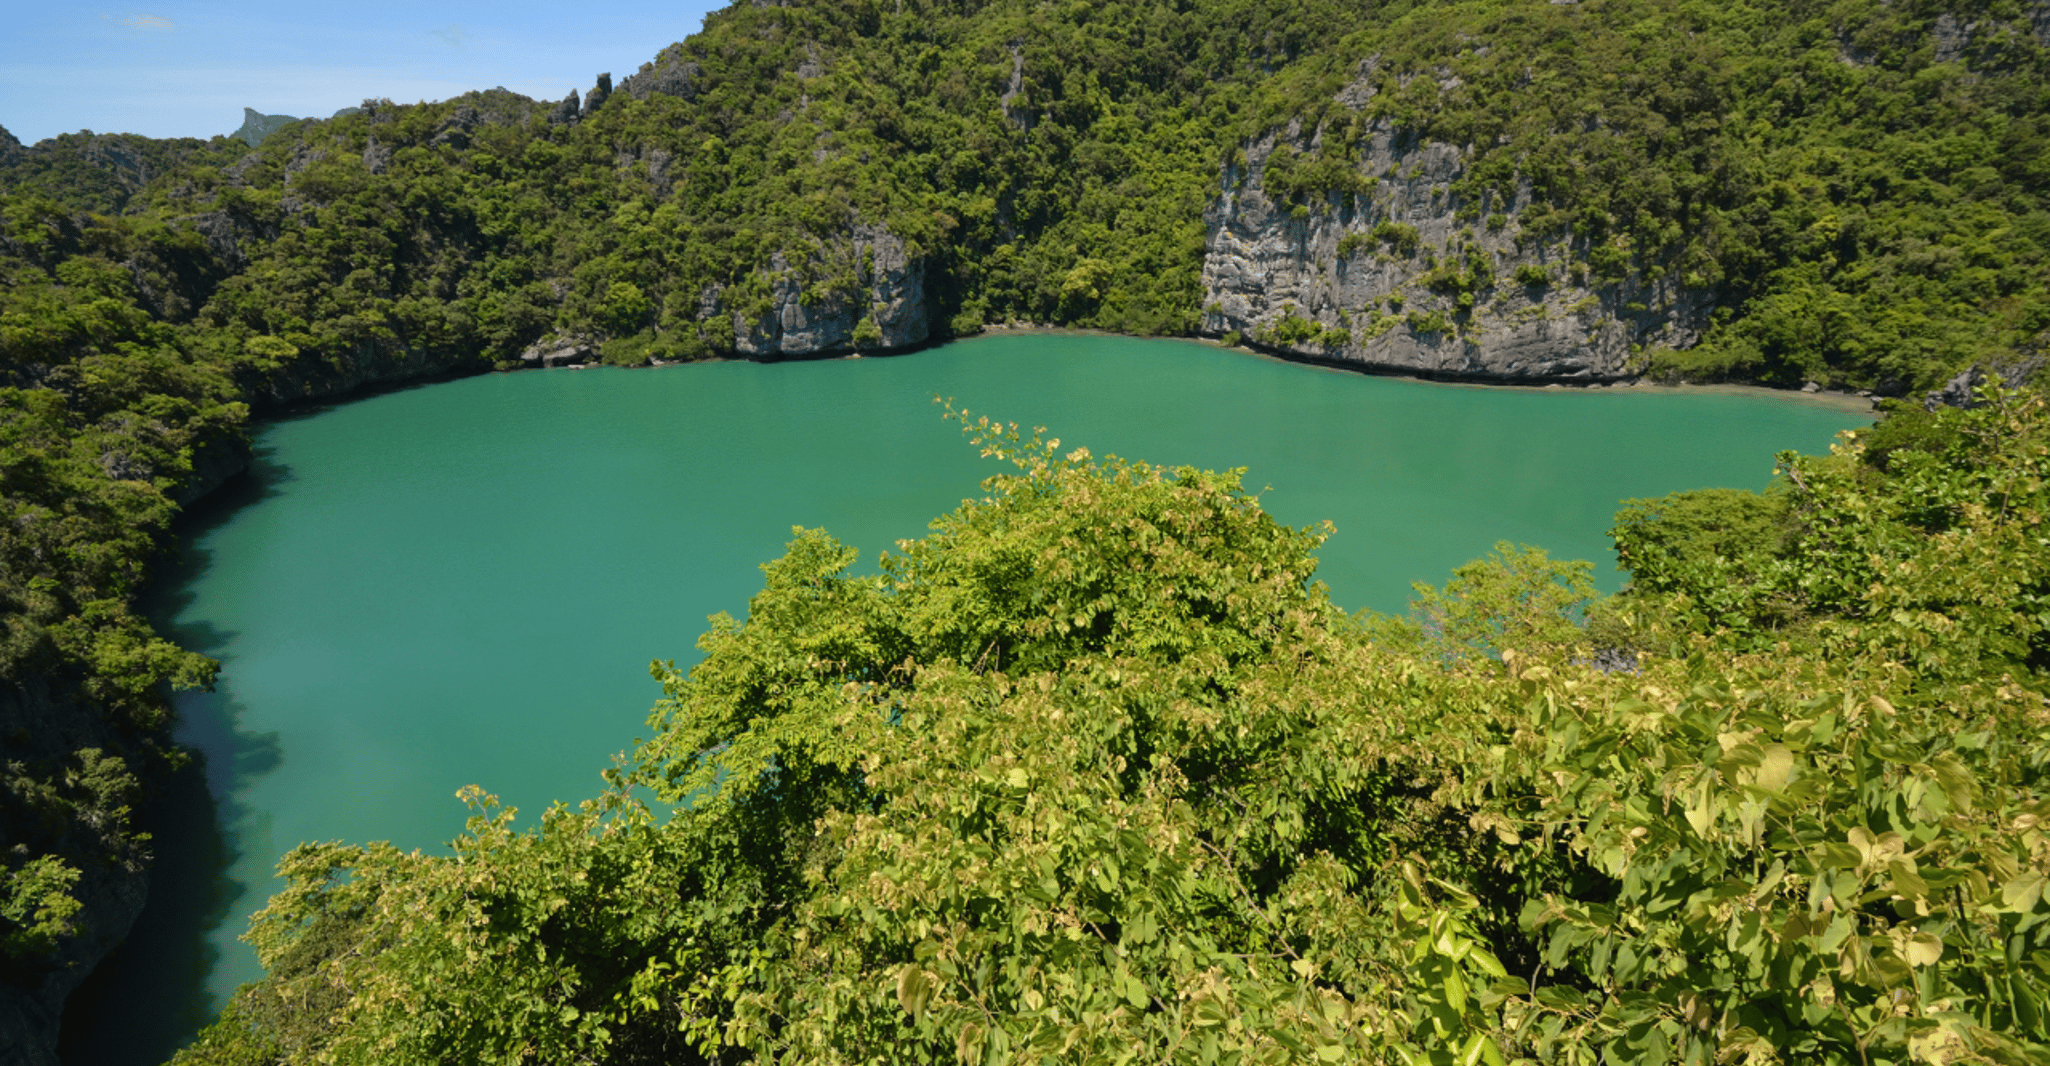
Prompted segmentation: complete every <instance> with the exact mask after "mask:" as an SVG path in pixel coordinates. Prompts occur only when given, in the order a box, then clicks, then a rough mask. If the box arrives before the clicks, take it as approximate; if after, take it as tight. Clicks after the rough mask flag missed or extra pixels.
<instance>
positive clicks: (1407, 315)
mask: <svg viewBox="0 0 2050 1066" xmlns="http://www.w3.org/2000/svg"><path fill="white" fill-rule="evenodd" d="M1340 102H1342V103H1350V101H1346V100H1345V99H1344V98H1343V96H1341V101H1340ZM1300 139H1301V138H1300V134H1296V135H1295V136H1293V137H1291V136H1290V135H1287V134H1283V135H1278V136H1272V137H1269V138H1267V139H1265V140H1263V141H1261V142H1259V143H1257V144H1254V145H1252V146H1250V147H1249V148H1248V150H1247V151H1246V152H1245V153H1244V155H1243V159H1242V160H1235V161H1234V162H1233V163H1232V164H1229V165H1227V166H1226V167H1225V168H1224V169H1223V172H1222V174H1221V180H1220V187H1219V190H1218V195H1217V198H1216V199H1215V200H1213V201H1212V203H1211V205H1210V208H1209V210H1208V212H1207V214H1206V222H1207V224H1208V228H1209V237H1208V244H1207V246H1206V252H1205V257H1204V263H1203V290H1204V294H1203V303H1204V314H1203V327H1202V328H1203V330H1204V331H1205V332H1207V333H1210V334H1213V335H1214V334H1223V333H1226V332H1233V331H1235V332H1237V333H1239V334H1242V335H1244V336H1245V337H1246V338H1247V339H1248V340H1250V341H1251V342H1253V343H1254V344H1255V345H1257V346H1260V347H1264V348H1268V349H1271V350H1274V351H1278V352H1282V353H1285V354H1289V355H1293V356H1297V357H1300V358H1306V359H1313V360H1318V361H1324V362H1331V363H1337V364H1342V365H1348V366H1355V367H1358V368H1360V369H1366V370H1376V371H1385V372H1392V373H1404V374H1415V375H1418V376H1421V377H1432V378H1446V379H1461V380H1476V381H1501V382H1544V381H1568V382H1598V381H1607V380H1612V379H1616V378H1623V377H1628V376H1630V375H1631V374H1632V373H1633V372H1634V369H1635V365H1634V363H1633V361H1632V353H1633V352H1636V351H1638V350H1641V349H1642V348H1644V347H1648V346H1654V345H1668V346H1673V347H1685V346H1687V345H1690V344H1692V343H1694V341H1695V340H1696V339H1697V338H1698V336H1699V334H1700V331H1701V329H1702V328H1703V326H1704V325H1705V323H1706V319H1707V312H1708V311H1709V309H1710V306H1709V302H1708V299H1707V296H1706V294H1704V293H1696V292H1689V291H1687V290H1684V289H1682V288H1681V287H1680V286H1678V285H1677V284H1675V282H1674V280H1673V279H1671V278H1669V277H1660V276H1658V274H1659V272H1658V271H1657V270H1655V269H1647V267H1646V264H1642V263H1634V262H1633V263H1630V264H1629V265H1628V266H1627V267H1625V268H1623V269H1622V270H1621V271H1620V274H1617V273H1612V274H1611V276H1610V277H1608V278H1599V277H1595V276H1593V275H1592V274H1591V273H1590V271H1589V269H1588V267H1587V265H1586V261H1587V253H1588V251H1589V250H1588V249H1586V248H1584V247H1581V246H1579V244H1578V243H1576V242H1574V241H1572V240H1570V239H1566V238H1560V237H1554V236H1549V235H1548V236H1538V235H1533V234H1528V233H1525V232H1523V230H1522V228H1521V227H1520V226H1519V224H1518V218H1519V215H1520V213H1521V212H1522V211H1523V209H1524V208H1526V207H1528V206H1529V203H1528V201H1529V192H1528V190H1527V189H1525V188H1519V189H1518V191H1517V193H1516V195H1515V197H1514V202H1511V203H1468V202H1464V201H1462V199H1461V197H1460V196H1459V195H1458V194H1457V193H1456V192H1455V190H1454V183H1455V182H1456V181H1457V180H1458V179H1459V178H1460V176H1461V175H1462V174H1463V172H1464V170H1465V167H1466V161H1467V153H1466V152H1465V151H1463V150H1462V149H1461V148H1459V147H1457V146H1454V145H1450V144H1442V143H1435V142H1430V141H1424V140H1420V139H1418V138H1416V137H1414V136H1410V135H1406V134H1405V133H1404V132H1403V131H1401V130H1398V129H1395V128H1393V127H1392V126H1390V125H1388V124H1387V123H1386V122H1385V121H1384V122H1381V123H1378V124H1377V125H1375V126H1374V127H1372V128H1371V136H1370V137H1368V138H1367V139H1365V141H1364V142H1363V150H1362V153H1361V155H1360V158H1359V160H1358V174H1359V176H1360V182H1359V185H1360V187H1361V190H1362V191H1358V192H1346V193H1344V194H1328V193H1327V194H1320V195H1313V196H1311V197H1309V198H1308V199H1307V201H1306V202H1300V203H1296V204H1288V203H1284V202H1278V197H1274V196H1270V195H1269V194H1268V192H1267V190H1266V188H1265V187H1264V185H1263V177H1264V175H1265V171H1266V169H1267V165H1268V163H1269V161H1270V160H1272V159H1273V158H1274V157H1275V153H1276V152H1277V151H1281V152H1292V151H1296V150H1298V149H1306V150H1307V149H1314V148H1315V147H1317V138H1316V137H1315V136H1314V135H1313V136H1312V137H1310V138H1308V139H1307V143H1300V144H1299V143H1298V141H1299V140H1300Z"/></svg>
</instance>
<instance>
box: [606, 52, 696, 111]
mask: <svg viewBox="0 0 2050 1066" xmlns="http://www.w3.org/2000/svg"><path fill="white" fill-rule="evenodd" d="M702 71H703V68H701V67H699V66H698V65H697V64H696V63H693V62H691V61H690V60H689V59H686V58H684V54H683V45H681V44H672V45H670V46H669V47H667V48H664V49H663V50H662V53H661V54H660V55H658V56H656V57H655V61H654V62H652V63H643V64H641V69H640V70H639V71H638V72H637V73H634V74H630V75H628V76H627V77H626V79H625V80H623V81H621V82H620V83H619V91H620V92H622V93H625V94H626V95H628V96H631V97H633V98H634V99H636V100H646V99H647V98H648V97H650V96H653V95H655V94H656V93H661V94H663V95H665V96H680V97H682V98H684V99H685V100H689V99H692V98H694V97H696V96H697V94H698V75H699V74H700V73H702Z"/></svg>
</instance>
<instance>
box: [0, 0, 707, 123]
mask: <svg viewBox="0 0 2050 1066" xmlns="http://www.w3.org/2000/svg"><path fill="white" fill-rule="evenodd" d="M725 6H726V4H725V3H723V2H713V0H682V2H674V3H637V2H624V3H622V2H618V0H613V2H610V3H603V4H589V5H586V4H580V3H575V2H573V0H551V2H548V3H530V2H526V0H511V2H508V0H493V2H491V3H483V2H472V3H462V2H451V0H419V2H416V3H393V2H390V0H362V2H357V3H349V4H339V3H328V4H322V5H319V6H317V7H316V6H314V5H304V4H292V3H284V4H280V3H274V2H273V3H254V2H250V0H230V2H215V3H176V2H172V3H165V2H163V0H143V4H142V6H137V7H123V6H97V5H96V4H95V3H94V0H87V3H85V4H81V5H80V6H78V7H72V6H70V5H69V4H31V3H27V2H24V0H7V2H6V4H5V6H4V7H0V24H4V25H5V26H6V27H7V29H6V36H7V38H8V41H9V43H8V47H7V52H8V58H7V62H6V63H5V64H4V65H0V126H5V127H7V129H8V131H9V132H11V133H13V134H14V135H15V136H16V137H18V138H20V139H21V140H22V141H23V142H24V143H29V144H33V143H35V142H36V141H39V140H41V139H43V138H45V137H52V136H55V135H57V134H59V133H68V132H73V131H76V130H81V129H90V130H95V131H98V132H101V133H143V134H148V135H149V136H152V137H207V136H212V135H213V134H216V133H228V132H230V131H232V130H234V129H235V128H236V127H237V126H240V125H241V124H242V109H243V108H244V107H253V108H255V109H257V110H258V111H261V112H263V113H265V114H272V115H276V114H286V115H296V116H299V117H302V118H303V117H307V116H321V117H324V116H326V115H330V114H333V113H334V111H335V110H336V109H337V108H342V107H348V106H350V105H353V104H358V103H361V102H362V101H363V99H364V98H365V97H377V96H385V97H390V98H391V99H393V100H397V101H399V102H401V103H412V102H414V101H417V100H442V99H446V98H448V97H450V96H454V95H456V94H457V93H461V92H466V91H468V90H470V89H489V88H491V87H492V86H495V85H503V86H505V87H506V88H508V89H511V90H513V91H514V92H521V93H526V94H527V95H529V96H534V97H538V98H541V99H547V100H560V99H562V97H563V95H564V94H565V93H567V92H569V91H570V90H571V89H573V88H574V89H577V90H579V91H581V90H584V89H588V88H590V87H591V84H592V82H593V81H595V80H596V78H597V75H598V73H599V72H600V71H609V72H611V73H612V75H613V77H614V79H615V80H617V79H619V78H623V77H625V76H626V75H628V74H631V73H633V72H634V71H635V70H636V69H637V68H639V67H640V65H641V64H642V63H645V62H647V61H648V60H650V59H653V58H654V57H655V53H656V52H659V51H661V50H662V48H663V47H664V46H666V45H668V44H669V43H671V42H673V41H680V40H682V39H683V38H685V37H687V36H689V35H690V34H693V33H696V32H697V31H698V27H699V26H700V25H701V24H702V22H703V20H704V15H705V13H706V12H707V11H713V10H718V9H720V8H723V7H725Z"/></svg>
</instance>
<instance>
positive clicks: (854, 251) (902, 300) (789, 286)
mask: <svg viewBox="0 0 2050 1066" xmlns="http://www.w3.org/2000/svg"><path fill="white" fill-rule="evenodd" d="M807 266H808V267H809V268H810V269H808V270H805V271H800V270H796V269H793V268H792V267H791V264H790V263H789V261H788V260H787V259H786V258H785V257H784V256H783V255H782V254H781V253H778V254H777V255H776V257H775V258H774V259H773V260H772V261H771V263H770V265H769V274H770V288H771V296H770V306H769V310H768V311H767V312H766V313H765V314H763V315H761V316H760V317H759V318H756V319H753V320H752V321H750V320H749V318H748V316H747V315H746V314H745V313H743V312H740V311H734V312H733V341H734V348H735V349H736V350H737V351H739V352H740V353H741V354H743V355H746V356H749V357H750V358H755V359H775V358H779V357H783V356H804V355H815V354H820V353H827V352H836V351H844V350H847V349H850V348H857V347H861V348H905V347H909V346H911V345H914V344H920V343H922V342H924V341H925V339H926V338H927V337H928V336H929V335H930V334H931V324H930V322H929V321H928V315H927V310H926V299H925V265H924V264H923V263H922V262H919V261H917V260H914V259H912V258H911V255H910V253H909V250H908V249H906V248H905V246H904V242H903V241H902V240H900V239H898V238H897V237H896V236H895V235H893V234H891V233H890V232H889V231H887V230H885V229H883V228H881V227H879V226H865V225H864V226H856V227H854V229H853V231H852V232H851V234H850V235H849V237H848V239H847V240H846V241H845V242H843V243H841V244H839V245H838V246H836V247H833V248H829V249H827V250H826V253H825V254H824V255H823V256H822V257H821V258H820V260H819V261H817V262H814V263H810V264H807ZM834 278H838V279H840V281H841V282H842V284H834V283H833V281H832V280H830V279H834ZM723 297H724V294H723V293H722V294H720V296H719V297H718V299H721V300H723ZM864 321H868V322H873V323H874V326H875V329H874V331H873V332H868V331H863V332H867V333H868V335H867V336H857V330H861V329H862V325H863V323H864Z"/></svg>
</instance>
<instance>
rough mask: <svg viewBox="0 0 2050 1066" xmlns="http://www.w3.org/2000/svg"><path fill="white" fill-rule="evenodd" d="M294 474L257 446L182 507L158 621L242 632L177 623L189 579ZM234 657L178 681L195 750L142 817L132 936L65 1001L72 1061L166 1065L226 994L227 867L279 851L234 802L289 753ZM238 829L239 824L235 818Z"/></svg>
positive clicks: (175, 701)
mask: <svg viewBox="0 0 2050 1066" xmlns="http://www.w3.org/2000/svg"><path fill="white" fill-rule="evenodd" d="M290 479H291V475H290V473H289V472H288V471H287V470H285V469H284V468H283V467H282V466H279V465H277V464H276V463H274V462H272V461H271V459H270V457H269V456H268V455H259V456H258V457H257V459H256V461H255V462H254V463H252V464H251V466H250V469H249V471H248V472H247V473H245V474H242V475H240V476H237V477H235V478H234V479H232V480H230V481H229V482H228V483H227V484H224V485H222V486H221V488H220V489H219V490H217V491H216V492H215V493H214V494H213V495H211V496H209V497H207V498H206V499H204V500H201V501H200V502H199V503H197V504H195V505H193V507H192V508H191V509H190V510H188V511H187V512H185V514H183V515H181V516H180V518H179V521H178V525H177V528H176V529H175V530H174V533H175V536H176V540H177V542H178V543H180V544H182V545H184V546H185V547H184V549H183V551H182V552H181V554H180V555H179V557H178V558H176V559H173V560H170V561H169V563H168V564H167V565H160V566H159V567H158V571H159V572H158V573H157V574H156V575H155V576H154V581H153V583H152V587H151V589H150V590H149V592H148V593H146V594H145V597H144V607H145V609H146V611H147V612H148V614H149V616H150V619H151V620H152V622H153V623H154V624H155V625H156V627H157V631H158V632H159V633H162V634H163V635H165V636H166V637H168V638H170V639H172V640H174V641H176V642H177V643H178V645H179V646H180V647H182V648H187V649H190V650H192V651H197V652H201V653H204V654H207V655H212V656H214V657H216V658H221V657H222V653H223V652H224V650H225V649H227V648H229V647H230V646H232V644H233V641H234V636H235V634H234V633H232V632H226V631H223V630H221V629H219V628H217V627H216V626H214V625H212V624H211V623H209V622H206V621H194V622H187V623H184V624H179V623H177V622H176V621H175V619H177V618H178V616H179V615H180V614H181V613H182V612H184V611H185V609H186V608H187V607H189V606H190V605H191V601H192V598H193V594H192V593H191V591H189V590H190V589H191V587H192V585H193V583H194V581H196V580H197V579H198V578H199V577H201V576H202V575H204V574H205V573H206V572H207V569H208V568H209V567H210V566H211V565H212V564H213V553H211V552H209V551H207V550H205V549H204V548H200V547H198V546H197V545H199V544H201V543H203V542H204V540H205V536H206V534H207V533H209V532H211V531H213V530H214V529H217V528H219V527H220V526H221V525H223V524H225V523H227V522H229V521H230V520H232V519H233V518H234V516H235V515H236V514H238V513H240V512H241V511H242V510H243V509H244V508H247V507H249V506H251V505H253V504H256V503H258V502H260V501H262V500H265V499H268V498H270V497H272V496H275V495H277V493H278V492H279V491H280V489H281V486H283V485H284V484H285V483H286V482H287V481H289V480H290ZM233 678H234V669H233V666H232V664H231V663H230V662H229V661H228V660H226V659H223V661H222V669H221V676H220V681H219V683H217V684H216V685H215V687H214V691H212V692H179V693H174V694H173V696H172V705H173V707H175V708H176V710H177V715H178V723H177V727H176V738H177V740H178V743H179V744H180V745H182V746H183V747H184V748H185V749H186V750H187V751H188V752H190V753H192V756H193V757H192V759H191V761H190V762H189V763H187V764H186V765H185V766H183V767H180V768H179V769H177V770H176V771H174V772H172V773H171V774H170V775H168V778H167V779H166V780H164V781H162V782H159V783H158V785H157V787H156V788H155V789H154V790H152V791H151V792H150V793H149V794H148V795H147V797H146V798H145V800H144V801H143V803H142V806H141V810H140V812H139V815H138V818H137V821H138V823H139V825H140V828H141V829H142V831H143V832H146V833H148V834H150V850H151V853H152V855H153V856H154V860H153V861H152V863H151V866H150V884H149V902H148V903H147V904H145V905H144V907H143V910H142V914H141V915H139V916H138V917H137V918H136V921H135V927H134V929H133V930H131V931H130V933H129V935H128V938H127V939H126V940H125V941H124V942H123V943H122V945H121V947H120V948H118V949H116V950H115V952H114V953H113V954H112V955H109V956H108V957H107V958H106V959H105V960H103V961H101V963H100V965H99V967H98V968H97V969H95V970H94V972H93V975H92V977H90V978H88V979H87V980H86V982H85V984H84V985H83V986H81V987H80V988H79V990H78V991H77V992H76V993H74V994H73V995H72V997H71V999H70V1001H69V1002H68V1003H67V1004H66V1005H65V1010H64V1027H63V1038H62V1040H61V1041H60V1042H59V1044H58V1048H57V1053H58V1057H59V1058H61V1059H62V1060H63V1061H64V1062H65V1063H67V1064H70V1066H156V1064H158V1063H161V1062H163V1061H164V1060H166V1059H168V1058H170V1057H171V1054H172V1053H173V1052H174V1051H176V1050H177V1049H178V1048H179V1047H180V1046H182V1045H183V1044H185V1043H186V1042H187V1041H189V1040H190V1039H191V1038H192V1034H193V1033H195V1032H197V1031H198V1030H199V1029H201V1028H204V1027H205V1026H206V1025H208V1024H210V1023H211V1022H212V1021H213V1020H214V1016H215V1014H216V1013H217V1012H218V1010H219V1004H218V1003H216V1002H215V998H214V997H213V996H212V995H211V994H210V993H209V991H208V988H207V979H208V977H209V976H211V975H212V974H213V972H214V970H215V968H216V967H217V966H218V965H219V964H220V961H221V960H220V954H221V952H220V949H219V948H217V947H216V946H214V944H213V943H212V941H211V937H212V935H214V934H216V933H218V932H219V931H220V930H221V929H222V928H223V926H225V925H229V924H230V923H233V924H238V925H239V924H240V923H242V922H244V921H246V920H247V919H248V915H246V914H243V913H238V908H237V907H236V906H235V904H236V902H237V901H238V900H242V899H245V898H246V897H247V895H248V894H249V889H250V888H251V887H254V886H250V885H246V884H243V883H241V882H240V881H238V880H236V879H235V878H234V877H232V876H230V871H231V870H232V869H233V867H234V863H235V861H236V860H237V859H238V858H240V857H241V855H242V854H243V853H244V852H249V853H252V854H268V853H269V851H270V841H269V840H268V839H267V838H268V833H267V832H265V831H264V829H265V828H266V827H267V826H268V823H269V818H268V817H267V816H265V814H264V813H263V812H261V811H257V810H253V809H250V808H248V807H246V806H244V805H242V804H239V803H237V802H236V800H235V796H236V793H237V792H238V786H246V785H248V784H250V783H252V782H254V781H257V780H259V779H261V778H263V777H264V776H266V775H268V774H270V773H271V772H273V771H275V770H276V769H277V768H278V767H279V766H281V765H283V763H284V746H283V739H282V737H281V736H280V735H279V734H278V733H277V732H276V731H274V730H273V731H268V732H262V733H244V732H241V731H240V730H239V729H238V728H237V724H238V723H239V722H240V721H241V720H242V717H243V710H244V709H243V707H242V706H241V704H239V703H238V702H236V700H235V697H234V686H233ZM230 826H232V827H234V829H232V830H230V829H229V828H227V827H230Z"/></svg>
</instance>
